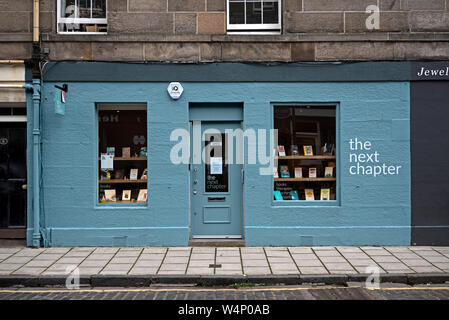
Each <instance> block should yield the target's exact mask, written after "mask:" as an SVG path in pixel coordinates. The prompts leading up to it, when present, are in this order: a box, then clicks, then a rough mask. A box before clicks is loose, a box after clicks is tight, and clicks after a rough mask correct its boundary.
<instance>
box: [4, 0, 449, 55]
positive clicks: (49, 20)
mask: <svg viewBox="0 0 449 320" xmlns="http://www.w3.org/2000/svg"><path fill="white" fill-rule="evenodd" d="M107 3H108V9H107V25H108V32H107V35H67V34H64V35H61V34H57V32H56V24H57V21H56V19H57V15H56V0H41V1H40V31H41V47H42V48H49V49H50V53H49V56H48V58H49V59H50V60H54V61H57V60H87V61H179V62H198V61H200V62H207V61H282V62H295V61H362V60H365V61H370V60H419V59H432V60H433V59H445V58H446V57H447V56H448V55H449V44H448V42H447V40H448V39H449V35H448V31H449V1H447V0H333V1H330V0H283V1H282V5H281V7H282V21H281V23H282V29H281V32H280V34H274V35H251V34H245V35H242V34H240V35H234V34H230V33H229V32H227V28H226V12H225V10H226V1H225V0H186V1H178V0H109V1H108V2H107ZM369 5H377V6H378V8H379V9H380V25H379V27H380V28H379V29H373V30H368V29H367V28H366V19H367V18H368V17H369V15H370V14H369V13H366V8H367V7H368V6H369ZM32 10H33V3H32V1H31V0H29V1H28V0H23V1H15V0H4V1H2V2H1V4H0V58H1V59H13V58H15V59H18V58H20V59H27V58H30V57H31V52H32V50H31V40H32V38H31V37H32V35H31V33H32Z"/></svg>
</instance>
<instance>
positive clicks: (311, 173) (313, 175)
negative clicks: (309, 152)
mask: <svg viewBox="0 0 449 320" xmlns="http://www.w3.org/2000/svg"><path fill="white" fill-rule="evenodd" d="M309 178H316V168H309Z"/></svg>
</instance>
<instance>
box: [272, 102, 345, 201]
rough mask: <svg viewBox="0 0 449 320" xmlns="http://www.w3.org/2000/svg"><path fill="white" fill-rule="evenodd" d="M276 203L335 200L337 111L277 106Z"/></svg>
mask: <svg viewBox="0 0 449 320" xmlns="http://www.w3.org/2000/svg"><path fill="white" fill-rule="evenodd" d="M274 128H275V129H278V152H277V153H278V158H277V160H278V163H277V167H276V168H275V172H274V199H275V200H281V201H282V200H308V201H310V200H312V201H313V200H336V194H337V190H336V183H337V181H336V177H337V172H336V171H337V167H336V156H335V155H336V151H335V150H336V109H335V107H333V106H277V107H275V110H274Z"/></svg>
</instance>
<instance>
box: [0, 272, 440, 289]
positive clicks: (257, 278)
mask: <svg viewBox="0 0 449 320" xmlns="http://www.w3.org/2000/svg"><path fill="white" fill-rule="evenodd" d="M368 276H369V275H368V274H316V275H311V274H309V275H304V274H301V275H288V274H285V275H281V274H279V275H247V276H245V275H203V276H200V275H112V274H111V275H93V276H84V275H82V276H81V277H80V283H81V284H83V285H90V286H92V287H147V286H149V285H150V284H186V283H190V284H196V285H199V286H216V285H231V284H235V283H256V284H292V285H293V284H295V285H300V284H307V283H313V284H317V283H320V284H328V285H330V284H333V285H337V284H339V285H347V283H348V282H360V283H363V282H365V281H366V279H367V277H368ZM65 282H66V277H65V276H63V275H48V276H36V275H34V276H32V275H31V276H30V275H26V276H25V275H12V276H0V287H17V286H25V287H42V286H65ZM380 282H381V283H404V284H409V285H416V284H429V283H433V284H443V283H449V275H448V274H440V273H438V274H435V273H427V274H381V275H380Z"/></svg>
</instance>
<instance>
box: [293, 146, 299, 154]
mask: <svg viewBox="0 0 449 320" xmlns="http://www.w3.org/2000/svg"><path fill="white" fill-rule="evenodd" d="M291 150H292V156H299V149H298V146H297V145H296V144H294V145H292V147H291Z"/></svg>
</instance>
